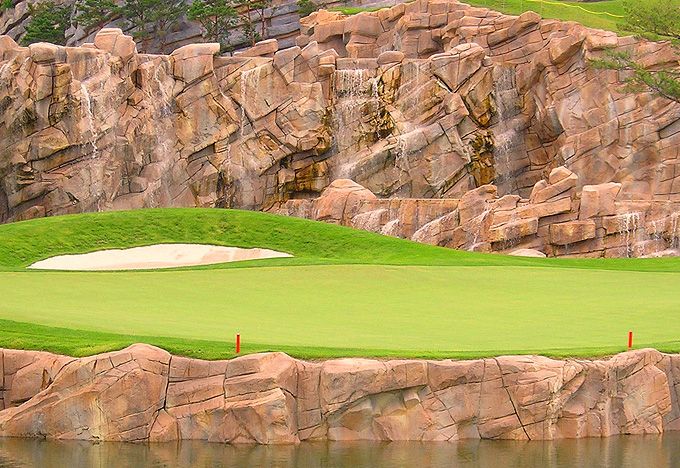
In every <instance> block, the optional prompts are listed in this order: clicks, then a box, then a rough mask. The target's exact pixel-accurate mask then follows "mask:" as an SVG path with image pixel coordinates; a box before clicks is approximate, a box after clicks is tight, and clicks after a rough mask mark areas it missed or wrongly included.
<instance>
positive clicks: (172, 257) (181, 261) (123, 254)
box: [28, 244, 292, 271]
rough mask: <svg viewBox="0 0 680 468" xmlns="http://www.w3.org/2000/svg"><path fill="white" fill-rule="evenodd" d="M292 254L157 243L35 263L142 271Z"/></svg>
mask: <svg viewBox="0 0 680 468" xmlns="http://www.w3.org/2000/svg"><path fill="white" fill-rule="evenodd" d="M280 257H292V255H290V254H287V253H284V252H277V251H275V250H268V249H241V248H238V247H221V246H217V245H201V244H156V245H149V246H146V247H134V248H131V249H115V250H100V251H98V252H91V253H86V254H80V255H59V256H56V257H52V258H48V259H46V260H41V261H39V262H36V263H34V264H33V265H31V266H29V267H28V268H34V269H38V270H86V271H94V270H144V269H151V268H172V267H180V266H195V265H211V264H213V263H225V262H238V261H242V260H254V259H261V258H280Z"/></svg>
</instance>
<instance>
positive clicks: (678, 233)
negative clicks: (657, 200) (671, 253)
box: [670, 213, 680, 249]
mask: <svg viewBox="0 0 680 468" xmlns="http://www.w3.org/2000/svg"><path fill="white" fill-rule="evenodd" d="M679 220H680V213H673V214H672V215H671V231H670V238H671V249H680V222H679Z"/></svg>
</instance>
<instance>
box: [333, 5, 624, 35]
mask: <svg viewBox="0 0 680 468" xmlns="http://www.w3.org/2000/svg"><path fill="white" fill-rule="evenodd" d="M463 3H468V4H470V5H472V6H477V7H483V8H490V9H491V10H495V11H500V12H501V13H505V14H508V15H521V14H522V13H524V12H525V11H535V12H536V13H538V14H540V15H541V16H542V17H543V18H552V19H559V20H562V21H577V22H579V23H581V24H583V25H585V26H588V27H591V28H596V29H605V30H609V31H614V32H625V31H622V30H621V26H620V25H621V23H622V21H623V17H624V14H625V11H624V10H623V1H622V0H605V1H601V2H585V3H584V2H563V1H561V0H465V1H464V2H463ZM379 9H380V8H379V7H337V8H331V11H339V12H341V13H342V14H344V15H356V14H358V13H361V12H364V11H376V10H379Z"/></svg>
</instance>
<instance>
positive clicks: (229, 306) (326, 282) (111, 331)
mask: <svg viewBox="0 0 680 468" xmlns="http://www.w3.org/2000/svg"><path fill="white" fill-rule="evenodd" d="M157 243H201V244H215V245H223V246H234V247H262V248H268V249H273V250H278V251H283V252H287V253H290V254H292V255H293V257H292V258H278V259H268V260H252V261H244V262H235V263H227V264H219V265H210V266H202V267H184V268H177V269H168V270H157V271H121V272H61V271H35V270H28V269H26V267H27V266H28V265H30V264H32V263H33V262H35V261H38V260H42V259H45V258H49V257H52V256H55V255H60V254H70V253H85V252H92V251H96V250H102V249H108V248H125V247H133V246H142V245H151V244H157ZM0 297H2V300H1V301H0V347H8V348H24V349H44V350H49V351H53V352H59V353H65V354H70V355H76V356H82V355H89V354H93V353H98V352H103V351H108V350H113V349H119V348H121V347H124V346H126V345H128V344H131V343H134V342H146V343H150V344H155V345H158V346H161V347H164V348H166V349H167V350H169V351H171V352H173V353H176V354H182V355H188V356H194V357H201V358H207V359H214V358H225V357H231V356H233V350H234V345H233V343H234V336H235V335H236V334H237V333H239V334H241V336H242V340H243V348H242V349H243V352H247V353H249V352H259V351H285V352H287V353H289V354H291V355H293V356H296V357H303V358H326V357H337V356H400V357H432V358H435V357H436V358H444V357H451V358H463V357H477V356H493V355H500V354H509V353H532V354H544V355H550V356H584V357H585V356H601V355H606V354H611V353H615V352H618V351H622V350H625V348H626V341H627V333H628V331H629V330H632V331H634V333H635V347H647V346H651V347H656V348H658V349H659V350H662V351H667V352H678V351H680V320H678V319H677V318H678V314H679V310H680V259H677V258H671V259H559V260H558V259H540V258H538V259H537V258H520V257H508V256H502V255H486V254H479V253H470V252H460V251H454V250H449V249H444V248H439V247H433V246H428V245H421V244H416V243H413V242H410V241H405V240H400V239H395V238H390V237H384V236H380V235H377V234H373V233H368V232H363V231H356V230H352V229H349V228H345V227H341V226H335V225H329V224H324V223H318V222H313V221H307V220H302V219H296V218H288V217H281V216H276V215H270V214H266V213H259V212H246V211H237V210H217V209H159V210H140V211H130V212H111V213H97V214H84V215H70V216H61V217H53V218H44V219H38V220H32V221H26V222H21V223H13V224H7V225H3V226H0Z"/></svg>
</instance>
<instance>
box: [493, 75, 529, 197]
mask: <svg viewBox="0 0 680 468" xmlns="http://www.w3.org/2000/svg"><path fill="white" fill-rule="evenodd" d="M496 72H497V73H494V85H493V96H494V102H495V105H496V118H497V120H498V122H497V123H496V124H495V126H494V128H493V138H494V151H493V155H494V163H495V169H496V178H495V181H494V182H495V184H496V185H497V186H498V189H499V192H500V193H502V194H509V193H514V192H516V191H517V188H518V187H517V181H516V180H515V175H514V174H513V168H512V152H513V149H515V148H517V147H518V146H520V145H521V143H522V142H521V134H520V133H519V132H518V129H517V126H516V125H515V124H514V123H513V119H514V118H515V117H516V116H517V114H518V113H519V110H518V104H517V102H518V100H519V95H518V93H517V89H516V88H515V71H514V69H513V68H510V67H498V68H496Z"/></svg>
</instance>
